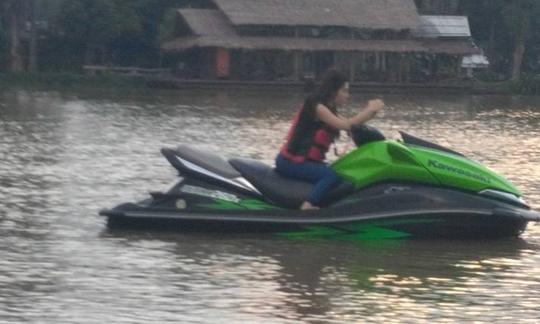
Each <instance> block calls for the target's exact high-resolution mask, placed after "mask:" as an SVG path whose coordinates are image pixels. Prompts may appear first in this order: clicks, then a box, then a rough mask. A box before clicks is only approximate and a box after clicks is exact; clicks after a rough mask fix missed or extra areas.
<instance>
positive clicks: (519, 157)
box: [0, 90, 540, 323]
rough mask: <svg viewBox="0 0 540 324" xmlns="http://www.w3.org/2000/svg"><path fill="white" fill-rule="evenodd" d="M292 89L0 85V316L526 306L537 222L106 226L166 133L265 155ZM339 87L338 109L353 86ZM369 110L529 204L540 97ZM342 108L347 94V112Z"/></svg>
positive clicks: (295, 316)
mask: <svg viewBox="0 0 540 324" xmlns="http://www.w3.org/2000/svg"><path fill="white" fill-rule="evenodd" d="M301 98H302V94H299V93H294V92H278V91H271V90H265V91H262V90H259V91H256V90H252V91H242V92H240V91H233V90H227V91H221V90H197V91H194V90H185V91H153V90H143V91H141V90H138V91H113V90H107V91H104V90H102V91H99V90H93V91H56V92H55V91H44V92H40V91H14V90H9V91H7V90H0V255H1V258H0V323H164V322H175V323H201V322H202V323H218V322H219V323H246V322H248V323H256V322H257V323H258V322H261V323H297V322H310V323H332V322H335V323H350V322H377V323H383V322H384V323H386V322H400V321H404V322H432V321H449V322H464V321H472V320H476V321H480V322H488V321H489V322H501V323H503V322H504V323H509V322H517V321H519V322H531V323H533V322H536V321H537V319H538V318H540V306H539V305H540V225H535V224H530V225H529V227H528V229H527V231H526V232H525V233H524V234H523V235H522V236H521V238H519V239H506V240H495V241H405V240H399V241H365V242H342V241H332V240H321V241H298V240H288V239H284V238H277V237H271V236H265V237H257V236H254V235H249V234H248V235H239V234H235V235H217V234H213V235H209V234H197V235H195V234H189V235H188V234H182V233H158V232H140V231H138V232H111V231H108V230H107V229H106V226H105V220H104V219H102V218H101V217H99V216H98V215H97V212H98V210H99V209H101V208H104V207H112V206H114V205H115V204H117V203H120V202H125V201H133V200H138V199H140V198H142V197H144V196H146V194H147V192H148V191H152V190H161V189H165V188H166V187H167V186H168V185H169V184H170V183H171V182H173V181H174V179H175V177H176V174H175V172H174V171H173V169H172V167H170V166H169V165H168V163H167V162H166V160H165V159H164V158H162V156H161V155H160V153H159V148H160V147H162V146H175V145H177V144H179V143H197V144H199V145H203V146H204V147H206V148H207V149H212V150H216V151H219V152H221V153H222V154H223V155H226V156H232V155H241V156H244V157H253V158H259V159H262V160H264V161H266V162H268V163H272V160H273V157H274V154H275V153H276V151H277V149H278V147H279V146H280V143H281V141H282V139H283V137H284V135H285V132H286V129H287V128H288V124H289V121H290V119H291V117H292V114H293V111H294V110H295V108H296V107H297V106H298V104H299V103H300V102H301ZM368 98H369V96H368V95H365V96H363V95H356V96H353V98H352V100H351V103H350V107H349V108H348V109H345V111H344V114H347V113H352V112H353V111H354V109H353V107H358V106H360V105H363V104H364V103H365V100H366V99H368ZM385 101H386V103H387V105H388V107H387V108H386V110H385V111H384V112H383V113H382V114H381V115H380V117H379V118H378V119H377V120H375V121H373V123H372V124H373V125H375V126H377V127H379V128H380V129H381V130H382V131H383V132H384V133H385V135H387V136H388V137H396V136H397V130H405V131H407V132H409V133H412V134H415V135H418V136H420V137H423V138H426V139H430V140H432V141H435V142H438V143H440V144H443V145H446V146H449V147H451V148H453V149H456V150H458V151H461V152H462V153H464V154H466V155H468V156H470V157H472V158H474V159H475V160H478V161H480V162H482V163H484V164H486V165H487V166H489V167H490V168H492V169H494V170H496V171H498V172H500V173H502V174H503V175H505V176H506V177H507V178H508V179H510V180H511V181H512V182H514V183H515V184H516V185H517V186H518V187H519V188H520V189H521V190H522V191H523V193H524V197H525V199H526V200H527V201H528V202H529V204H531V205H532V206H533V207H535V208H537V209H538V208H540V127H539V126H540V98H539V97H498V96H489V97H482V96H455V95H447V96H428V95H423V96H414V95H410V96H404V95H399V96H398V95H395V96H386V98H385ZM347 110H348V111H347Z"/></svg>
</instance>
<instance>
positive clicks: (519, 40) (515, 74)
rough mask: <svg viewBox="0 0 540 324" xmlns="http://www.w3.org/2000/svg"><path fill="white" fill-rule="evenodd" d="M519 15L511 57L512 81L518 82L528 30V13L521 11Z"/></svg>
mask: <svg viewBox="0 0 540 324" xmlns="http://www.w3.org/2000/svg"><path fill="white" fill-rule="evenodd" d="M520 13H521V15H520V16H521V17H520V18H521V19H520V25H519V26H518V30H517V35H516V44H515V46H514V54H513V55H512V75H511V77H512V80H518V79H519V78H520V76H521V66H522V63H523V55H524V54H525V42H526V40H527V36H528V34H529V28H530V16H529V12H526V11H521V12H520Z"/></svg>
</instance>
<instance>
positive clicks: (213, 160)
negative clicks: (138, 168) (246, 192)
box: [161, 145, 242, 179]
mask: <svg viewBox="0 0 540 324" xmlns="http://www.w3.org/2000/svg"><path fill="white" fill-rule="evenodd" d="M161 154H163V155H164V156H165V158H166V159H167V160H168V161H169V163H171V164H172V166H174V167H175V168H176V169H177V170H178V171H179V172H180V173H187V174H192V175H195V176H203V177H205V178H206V177H209V178H212V176H213V175H212V174H214V175H218V176H220V177H223V178H226V179H234V178H239V177H241V176H242V175H241V174H240V173H239V172H238V171H236V170H235V169H234V168H233V167H232V166H231V165H230V164H229V163H228V162H227V160H226V159H225V158H223V157H221V156H219V155H217V154H213V153H210V152H207V151H204V150H201V149H198V148H195V147H193V146H188V145H179V146H178V147H177V148H176V149H171V148H162V149H161Z"/></svg>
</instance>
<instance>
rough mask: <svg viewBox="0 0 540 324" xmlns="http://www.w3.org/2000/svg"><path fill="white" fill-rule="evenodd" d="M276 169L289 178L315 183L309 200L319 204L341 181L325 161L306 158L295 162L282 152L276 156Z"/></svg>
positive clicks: (316, 204)
mask: <svg viewBox="0 0 540 324" xmlns="http://www.w3.org/2000/svg"><path fill="white" fill-rule="evenodd" d="M276 171H277V172H278V173H279V174H280V175H282V176H284V177H288V178H295V179H299V180H303V181H306V182H309V183H312V184H314V185H315V186H314V187H313V189H312V190H311V193H310V195H309V198H308V200H307V201H308V202H309V203H311V204H312V205H314V206H319V204H320V202H321V200H322V199H323V197H324V196H325V195H326V194H328V193H329V192H330V190H332V188H334V186H335V185H336V184H338V183H339V182H340V180H341V179H340V178H339V176H338V175H337V174H336V173H335V172H334V170H332V168H330V166H328V165H327V164H325V163H323V162H314V161H309V160H306V161H304V162H300V163H295V162H292V161H289V160H287V159H286V158H284V157H283V156H282V155H281V154H278V156H277V157H276Z"/></svg>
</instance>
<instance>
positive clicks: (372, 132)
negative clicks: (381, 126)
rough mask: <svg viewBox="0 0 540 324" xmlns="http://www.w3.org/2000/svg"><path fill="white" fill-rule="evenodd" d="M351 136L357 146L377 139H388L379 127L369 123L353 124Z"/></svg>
mask: <svg viewBox="0 0 540 324" xmlns="http://www.w3.org/2000/svg"><path fill="white" fill-rule="evenodd" d="M351 136H352V139H353V141H354V144H356V146H361V145H364V144H367V143H371V142H375V141H384V140H385V139H386V138H385V137H384V135H383V134H382V133H381V132H380V131H379V130H378V129H376V128H375V127H371V126H368V125H354V126H352V127H351Z"/></svg>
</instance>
